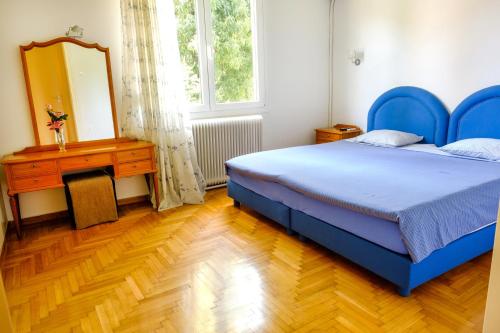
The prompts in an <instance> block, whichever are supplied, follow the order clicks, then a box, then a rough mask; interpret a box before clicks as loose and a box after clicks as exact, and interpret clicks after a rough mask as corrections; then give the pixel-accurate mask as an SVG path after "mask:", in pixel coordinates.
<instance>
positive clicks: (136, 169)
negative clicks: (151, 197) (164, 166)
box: [1, 140, 159, 237]
mask: <svg viewBox="0 0 500 333" xmlns="http://www.w3.org/2000/svg"><path fill="white" fill-rule="evenodd" d="M1 163H2V164H3V166H4V168H5V174H6V177H7V187H8V189H7V194H8V195H9V200H10V207H11V209H12V215H13V217H14V225H15V228H16V233H17V236H18V237H21V217H20V211H19V198H18V194H19V193H24V192H33V191H40V190H46V189H51V188H58V187H61V188H62V187H64V183H63V179H62V176H63V175H64V173H67V172H75V171H82V170H87V169H93V168H101V167H109V169H110V171H111V172H112V173H113V174H114V178H115V179H118V178H122V177H130V176H136V175H151V179H152V180H153V184H152V185H153V188H154V191H155V198H156V207H158V206H159V202H158V200H159V195H158V177H157V173H156V163H155V152H154V145H153V144H152V143H150V142H145V141H131V140H130V141H128V142H127V141H126V142H119V141H118V142H116V143H92V144H85V145H83V146H80V147H75V148H68V149H67V150H66V151H65V152H59V151H58V150H48V151H35V152H30V151H29V149H27V150H25V151H21V152H18V153H15V154H12V155H7V156H5V157H4V158H3V159H2V161H1Z"/></svg>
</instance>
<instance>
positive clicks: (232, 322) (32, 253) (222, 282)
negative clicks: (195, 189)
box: [2, 189, 491, 333]
mask: <svg viewBox="0 0 500 333" xmlns="http://www.w3.org/2000/svg"><path fill="white" fill-rule="evenodd" d="M490 261H491V256H490V255H489V254H488V255H484V256H482V257H480V258H478V259H476V260H474V261H472V262H470V263H467V264H465V265H463V266H461V267H459V268H457V269H455V270H453V271H451V272H449V273H447V274H445V275H444V276H442V277H440V278H438V279H436V280H434V281H431V282H430V283H427V284H426V285H424V286H422V287H420V288H418V289H416V290H415V291H414V292H413V293H412V296H411V297H409V298H402V297H400V296H398V294H397V293H396V291H395V288H394V287H393V286H392V285H391V284H390V283H388V282H385V281H384V280H382V279H380V278H378V277H377V276H375V275H373V274H371V273H369V272H367V271H365V270H364V269H362V268H360V267H358V266H356V265H354V264H351V263H349V262H348V261H346V260H344V259H342V258H340V257H339V256H337V255H335V254H333V253H331V252H329V251H327V250H325V249H322V248H321V247H319V246H316V245H314V244H312V243H302V242H300V241H299V240H298V239H297V238H296V237H294V236H289V235H287V234H286V232H285V231H284V229H282V228H281V227H279V226H278V225H277V224H275V223H273V222H271V221H268V220H266V219H265V218H263V217H262V216H259V215H258V214H256V213H253V212H251V211H250V210H248V209H245V208H243V209H237V208H234V207H233V206H232V201H231V200H230V199H229V198H227V197H226V194H225V190H224V189H219V190H214V191H210V192H209V193H208V194H207V200H206V204H204V205H200V206H184V207H181V208H178V209H175V210H171V211H168V212H163V213H161V214H156V213H153V212H152V211H151V209H150V208H148V207H140V208H135V209H128V210H127V211H125V212H122V217H121V218H120V220H119V221H118V222H115V223H110V224H105V225H100V226H96V227H92V228H88V229H85V230H81V231H75V230H71V228H70V227H69V226H68V225H67V224H63V223H60V224H56V225H51V226H40V227H35V228H31V229H29V230H27V232H26V237H25V239H24V240H22V241H17V240H16V239H15V238H14V237H13V235H9V239H8V243H7V249H6V253H5V256H4V260H3V263H2V273H3V278H4V282H5V287H6V290H7V295H8V299H9V303H10V306H11V314H12V319H13V322H14V325H15V328H16V330H17V331H18V332H30V331H32V332H66V331H74V332H94V333H95V332H479V331H481V327H482V321H483V312H484V306H485V298H486V291H487V283H488V275H489V266H490Z"/></svg>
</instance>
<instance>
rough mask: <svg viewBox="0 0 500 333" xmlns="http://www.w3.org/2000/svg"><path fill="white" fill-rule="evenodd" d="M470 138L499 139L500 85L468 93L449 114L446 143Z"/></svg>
mask: <svg viewBox="0 0 500 333" xmlns="http://www.w3.org/2000/svg"><path fill="white" fill-rule="evenodd" d="M471 138H493V139H500V85H498V86H493V87H489V88H486V89H483V90H480V91H478V92H476V93H474V94H472V95H470V96H469V97H467V98H466V99H465V100H464V101H463V102H462V103H460V104H459V105H458V107H457V108H456V109H455V111H454V112H453V113H452V114H451V119H450V128H449V130H448V143H452V142H455V141H458V140H463V139H471Z"/></svg>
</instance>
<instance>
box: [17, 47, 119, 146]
mask: <svg viewBox="0 0 500 333" xmlns="http://www.w3.org/2000/svg"><path fill="white" fill-rule="evenodd" d="M25 56H26V68H27V72H28V77H29V87H30V88H31V96H32V100H33V105H32V108H33V111H34V112H33V115H34V117H35V119H34V121H33V122H34V125H36V127H37V130H38V137H39V144H40V145H50V144H55V143H56V139H55V133H54V131H51V130H50V129H49V127H48V126H47V122H48V121H49V120H50V117H49V115H48V113H47V107H48V106H49V105H50V107H51V108H52V109H53V111H54V112H61V113H65V114H67V115H68V118H67V120H66V121H65V122H64V126H63V128H64V136H65V139H66V142H79V141H89V140H101V139H111V138H114V137H115V132H114V121H113V112H112V107H111V97H110V93H109V86H108V72H107V64H106V55H105V53H104V52H102V51H100V50H98V49H96V48H86V47H83V46H80V45H77V44H74V43H69V42H59V43H56V44H52V45H50V46H45V47H34V48H32V49H30V50H27V51H26V52H25ZM35 123H36V124H35Z"/></svg>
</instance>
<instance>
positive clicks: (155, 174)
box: [153, 172, 160, 210]
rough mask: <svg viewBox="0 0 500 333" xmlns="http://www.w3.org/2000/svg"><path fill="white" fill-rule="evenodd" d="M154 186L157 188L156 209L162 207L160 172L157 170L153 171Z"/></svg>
mask: <svg viewBox="0 0 500 333" xmlns="http://www.w3.org/2000/svg"><path fill="white" fill-rule="evenodd" d="M153 187H154V189H155V201H156V210H158V208H160V192H159V190H158V174H157V173H156V172H154V173H153Z"/></svg>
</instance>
